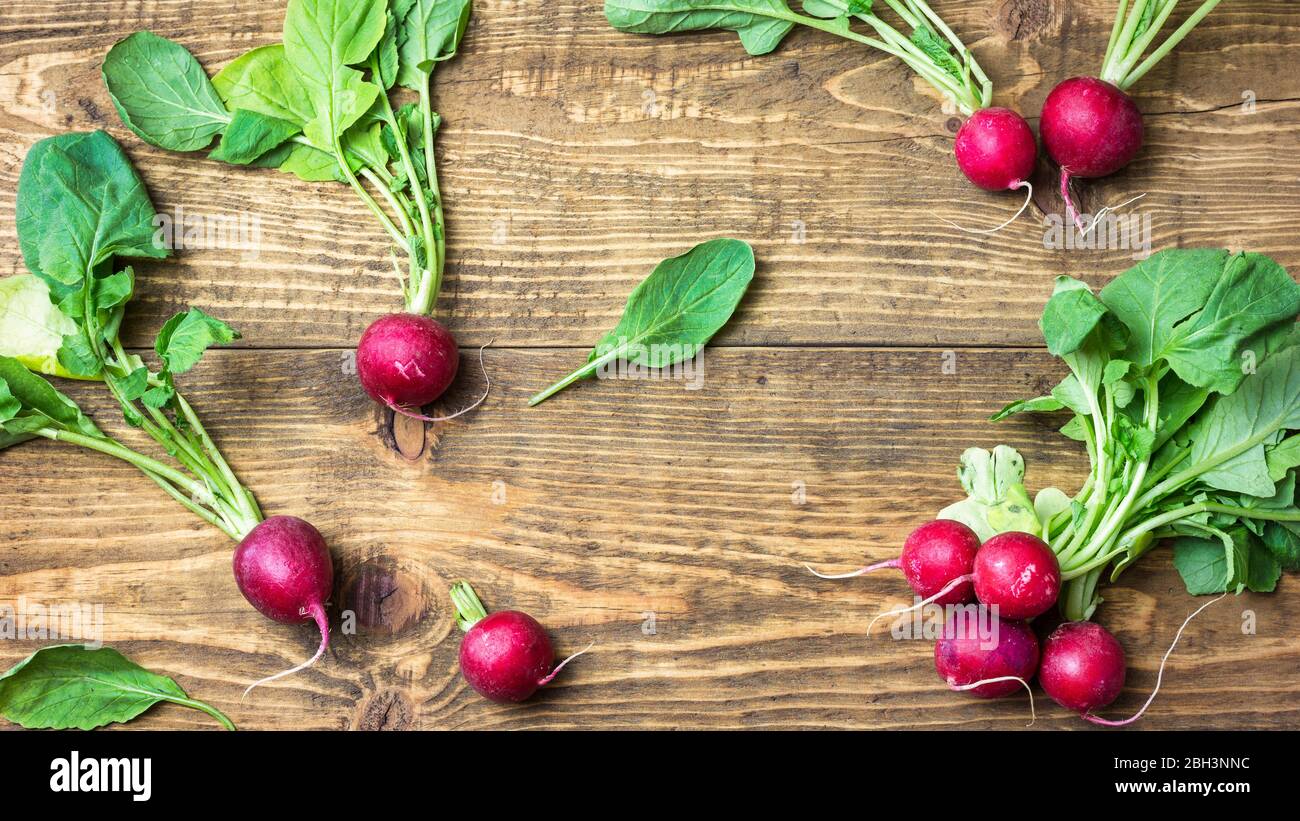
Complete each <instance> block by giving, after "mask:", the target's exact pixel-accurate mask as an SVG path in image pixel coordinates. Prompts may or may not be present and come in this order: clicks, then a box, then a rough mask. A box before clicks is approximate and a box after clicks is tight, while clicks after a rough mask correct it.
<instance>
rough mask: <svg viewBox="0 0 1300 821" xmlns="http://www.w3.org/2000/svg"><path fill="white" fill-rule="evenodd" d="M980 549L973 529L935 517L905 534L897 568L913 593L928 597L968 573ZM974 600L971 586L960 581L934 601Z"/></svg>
mask: <svg viewBox="0 0 1300 821" xmlns="http://www.w3.org/2000/svg"><path fill="white" fill-rule="evenodd" d="M979 549H980V537H979V536H977V535H975V531H973V530H971V529H970V528H969V527H967V526H966V525H964V524H962V523H961V522H957V521H953V520H952V519H935V520H934V521H933V522H926V523H925V524H923V525H921V526H920V527H918V528H917V529H916V530H913V531H912V532H911V534H909V535H908V537H907V541H905V542H903V552H902V553H901V554H900V555H899V557H898V561H899V567H900V569H902V571H903V576H904V577H905V578H906V579H907V583H908V584H909V585H911V587H912V590H913V591H914V592H915V593H916V595H918V596H920V597H921V598H923V599H929V598H930V597H931V596H934V595H935V594H937V593H939V592H940V591H942V590H943V589H944V588H945V587H947V586H948V584H949V583H950V582H952V580H953V579H957V578H959V577H962V576H967V575H969V574H970V573H971V571H972V570H973V568H974V566H975V555H976V553H977V552H978V551H979ZM974 599H975V587H974V585H972V584H971V583H970V582H963V583H962V584H960V585H958V586H957V587H954V588H952V589H951V590H949V591H948V592H947V593H945V594H944V595H942V596H939V598H937V599H935V600H934V602H933V603H934V604H938V605H945V604H962V603H963V602H968V601H973V600H974Z"/></svg>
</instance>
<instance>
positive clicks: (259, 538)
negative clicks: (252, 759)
mask: <svg viewBox="0 0 1300 821" xmlns="http://www.w3.org/2000/svg"><path fill="white" fill-rule="evenodd" d="M233 564H234V571H235V584H237V585H238V586H239V592H240V593H243V594H244V598H246V599H248V603H249V604H251V605H253V606H254V607H256V608H257V609H258V610H259V611H260V612H261V613H262V615H264V616H266V617H267V618H271V619H274V620H276V621H279V622H285V623H287V624H299V623H302V622H307V621H314V622H316V626H317V627H319V628H320V648H319V649H318V650H317V651H316V655H314V656H312V657H311V659H309V660H308V661H306V662H304V663H302V664H300V665H298V666H297V667H294V668H293V669H291V670H285V671H284V672H283V673H277V674H276V675H274V676H270V677H269V678H264V679H262V680H261V681H258V682H255V683H253V684H252V685H251V686H249V688H248V690H245V691H244V694H245V695H247V694H248V692H249V690H252V689H253V688H254V687H257V686H259V685H261V684H265V683H267V682H269V681H274V680H276V679H278V678H282V677H284V676H287V675H290V674H292V673H296V672H298V671H300V670H304V669H306V668H308V667H310V666H311V665H313V664H315V663H316V661H317V660H319V659H320V657H321V656H322V655H324V654H325V648H326V647H328V646H329V641H330V624H329V618H328V617H327V616H326V615H325V602H327V601H328V600H329V597H330V593H331V591H333V589H334V565H333V563H332V562H331V560H330V552H329V548H328V547H327V546H326V545H325V538H324V537H323V536H321V534H320V531H319V530H317V529H316V528H314V527H312V526H311V524H309V523H308V522H305V521H303V520H302V519H299V518H297V517H296V516H272V517H271V518H269V519H266V520H265V521H263V522H262V523H261V524H259V525H257V526H256V527H254V528H253V529H252V530H250V531H249V532H248V535H247V536H245V537H244V538H243V540H242V541H240V543H239V546H238V547H237V548H235V557H234V562H233Z"/></svg>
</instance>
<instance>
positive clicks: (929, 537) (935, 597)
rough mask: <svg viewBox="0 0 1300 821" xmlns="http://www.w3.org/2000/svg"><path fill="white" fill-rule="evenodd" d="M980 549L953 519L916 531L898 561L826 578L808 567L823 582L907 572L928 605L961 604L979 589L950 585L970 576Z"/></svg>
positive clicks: (964, 584)
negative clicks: (891, 570) (880, 572)
mask: <svg viewBox="0 0 1300 821" xmlns="http://www.w3.org/2000/svg"><path fill="white" fill-rule="evenodd" d="M979 546H980V539H979V536H976V535H975V531H973V530H971V529H970V528H969V527H967V526H966V525H964V524H962V523H961V522H957V521H954V520H952V519H936V520H934V521H933V522H926V523H925V524H923V525H921V526H920V527H918V528H917V529H916V530H913V531H912V533H911V535H909V536H908V537H907V541H905V542H903V552H902V553H900V554H899V556H898V558H897V559H890V560H889V561H885V562H878V563H876V564H872V565H868V566H866V567H863V568H861V569H859V570H854V571H853V572H851V573H841V574H838V575H825V574H822V573H818V572H817V571H816V570H813V569H812V568H811V567H808V566H807V565H804V566H805V567H808V570H809V571H810V572H811V573H812V574H813V575H815V576H818V577H820V578H823V579H847V578H852V577H854V576H861V575H863V574H865V573H871V572H872V571H875V570H882V569H885V568H897V569H900V570H902V571H903V577H904V578H906V579H907V583H908V584H909V585H911V587H912V590H913V591H914V592H915V593H916V595H918V596H920V597H921V598H923V599H926V600H927V601H926V603H927V604H929V603H931V602H933V603H934V604H940V605H944V604H960V603H962V602H968V601H970V600H971V599H973V598H974V597H975V588H974V587H972V586H971V584H970V582H969V580H968V581H965V582H961V583H959V584H958V585H957V586H956V587H951V588H950V584H949V583H950V582H952V581H953V580H954V579H956V578H958V577H965V576H968V575H969V574H970V572H971V570H972V568H973V567H974V564H975V553H976V551H978V550H979Z"/></svg>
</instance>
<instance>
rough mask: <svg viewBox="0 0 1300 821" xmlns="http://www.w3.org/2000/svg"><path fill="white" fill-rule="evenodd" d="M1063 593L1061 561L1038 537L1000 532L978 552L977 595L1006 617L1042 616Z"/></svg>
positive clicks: (976, 566) (983, 602)
mask: <svg viewBox="0 0 1300 821" xmlns="http://www.w3.org/2000/svg"><path fill="white" fill-rule="evenodd" d="M1060 594H1061V566H1060V563H1059V562H1057V560H1056V554H1055V553H1053V552H1052V549H1051V548H1050V547H1048V546H1047V543H1046V542H1044V541H1043V540H1042V539H1040V538H1038V537H1037V536H1033V535H1031V534H1029V533H1020V532H1015V531H1013V532H1010V533H999V534H998V535H996V536H994V537H993V538H991V539H989V540H988V541H987V542H985V543H984V545H983V547H981V548H980V550H979V553H977V554H975V597H976V598H977V599H979V601H980V603H981V604H984V605H988V606H989V607H996V608H997V609H998V610H997V612H998V615H999V616H1001V617H1002V618H1004V619H1032V618H1034V617H1036V616H1041V615H1042V614H1043V613H1046V612H1047V611H1048V610H1049V609H1051V607H1052V605H1054V604H1056V599H1057V597H1058V596H1060Z"/></svg>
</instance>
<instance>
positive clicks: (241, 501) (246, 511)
mask: <svg viewBox="0 0 1300 821" xmlns="http://www.w3.org/2000/svg"><path fill="white" fill-rule="evenodd" d="M176 405H177V407H179V408H180V409H181V415H182V416H184V417H185V421H186V422H188V423H189V426H190V427H191V428H193V429H194V433H195V434H196V435H197V436H198V437H199V443H200V444H202V445H203V449H204V450H205V451H207V453H208V456H210V457H211V459H212V461H213V462H214V463H215V464H216V466H217V470H218V471H220V473H221V476H222V477H223V478H224V479H225V482H226V486H227V488H228V489H229V490H230V497H231V499H230V500H231V501H232V502H233V503H234V504H235V505H236V507H237V508H238V509H239V511H240V513H242V514H243V516H244V521H242V522H241V523H240V524H241V525H242V526H245V527H246V528H247V530H252V529H253V528H254V527H256V526H257V525H258V524H259V523H261V521H262V510H261V508H260V507H259V506H258V504H257V499H255V498H254V497H253V494H252V492H251V491H250V490H248V488H246V487H244V486H243V484H242V483H241V482H240V481H239V477H237V476H236V475H235V471H234V470H233V469H232V468H231V467H230V464H229V463H228V462H227V461H226V460H225V457H223V456H222V455H221V451H220V450H218V449H217V445H216V443H215V442H213V441H212V437H211V436H209V435H208V431H207V429H205V428H204V427H203V423H202V422H200V421H199V416H198V414H197V413H195V412H194V408H193V407H191V406H190V403H189V402H187V401H186V400H185V397H184V396H182V395H181V394H180V392H179V391H177V392H176Z"/></svg>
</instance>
